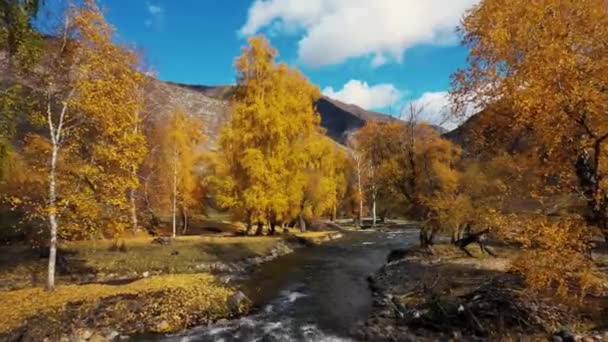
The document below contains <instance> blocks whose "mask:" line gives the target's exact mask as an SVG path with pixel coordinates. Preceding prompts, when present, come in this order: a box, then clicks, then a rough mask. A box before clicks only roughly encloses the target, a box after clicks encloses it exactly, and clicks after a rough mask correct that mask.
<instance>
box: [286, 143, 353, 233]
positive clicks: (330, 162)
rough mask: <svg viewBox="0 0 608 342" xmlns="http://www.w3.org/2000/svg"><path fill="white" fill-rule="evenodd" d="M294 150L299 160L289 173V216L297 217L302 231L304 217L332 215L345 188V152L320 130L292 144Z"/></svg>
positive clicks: (303, 229)
mask: <svg viewBox="0 0 608 342" xmlns="http://www.w3.org/2000/svg"><path fill="white" fill-rule="evenodd" d="M293 152H294V155H298V156H300V158H301V159H300V161H301V162H302V163H298V166H299V167H298V170H294V173H292V174H291V177H290V181H289V183H290V184H289V185H288V189H289V193H290V195H291V196H290V199H289V203H290V208H291V212H290V214H289V215H288V216H291V217H293V218H297V219H298V221H299V225H300V229H301V230H302V231H305V230H306V227H307V224H306V221H310V220H312V219H316V218H319V217H322V216H329V217H331V218H334V217H335V215H336V210H337V207H338V204H339V201H340V200H341V199H342V198H343V196H344V194H345V192H346V172H345V167H346V154H345V152H344V151H342V150H341V149H340V148H339V147H338V146H337V145H336V143H335V142H334V141H332V140H331V139H329V138H327V137H325V136H323V135H321V134H320V133H317V134H313V135H312V136H311V137H310V139H309V140H308V141H302V142H300V143H299V144H298V146H294V149H293Z"/></svg>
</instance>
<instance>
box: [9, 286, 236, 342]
mask: <svg viewBox="0 0 608 342" xmlns="http://www.w3.org/2000/svg"><path fill="white" fill-rule="evenodd" d="M233 293H234V290H233V289H232V288H229V287H225V286H223V285H221V284H219V283H217V282H216V281H215V278H214V277H213V276H212V275H209V274H183V275H166V276H158V277H151V278H148V279H142V280H138V281H135V282H132V283H129V284H125V285H120V286H112V285H100V284H90V285H65V286H59V287H57V288H56V289H55V290H54V291H53V292H47V291H45V290H44V289H42V288H29V289H23V290H16V291H6V292H0V312H3V319H2V320H0V336H2V335H6V334H8V333H10V332H11V331H14V330H16V329H19V328H22V327H23V325H24V324H27V329H26V330H27V335H28V337H29V338H31V339H36V338H37V337H42V336H47V335H49V334H50V335H53V334H61V333H63V332H66V331H71V330H74V329H76V328H77V327H79V326H83V325H84V326H86V327H88V328H103V327H111V328H114V329H117V330H120V331H123V332H127V333H133V332H143V331H149V332H172V331H178V330H181V329H184V328H186V327H189V326H191V325H194V324H199V323H201V322H206V321H210V320H214V319H218V318H221V317H227V316H229V315H230V310H229V308H228V306H227V299H228V297H229V296H230V295H232V294H233Z"/></svg>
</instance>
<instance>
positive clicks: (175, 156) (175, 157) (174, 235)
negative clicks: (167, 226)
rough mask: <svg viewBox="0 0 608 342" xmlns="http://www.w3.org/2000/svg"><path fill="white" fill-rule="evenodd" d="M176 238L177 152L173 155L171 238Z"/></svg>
mask: <svg viewBox="0 0 608 342" xmlns="http://www.w3.org/2000/svg"><path fill="white" fill-rule="evenodd" d="M176 236H177V151H174V155H173V238H174V239H175V237H176Z"/></svg>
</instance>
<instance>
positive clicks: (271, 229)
mask: <svg viewBox="0 0 608 342" xmlns="http://www.w3.org/2000/svg"><path fill="white" fill-rule="evenodd" d="M269 222H270V232H269V233H268V234H269V235H274V233H275V232H276V225H277V224H276V222H275V221H274V220H270V221H269Z"/></svg>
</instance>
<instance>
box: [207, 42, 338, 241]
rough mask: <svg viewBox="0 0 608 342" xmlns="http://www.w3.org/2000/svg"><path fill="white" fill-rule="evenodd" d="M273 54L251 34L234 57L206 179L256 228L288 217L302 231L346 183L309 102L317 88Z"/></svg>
mask: <svg viewBox="0 0 608 342" xmlns="http://www.w3.org/2000/svg"><path fill="white" fill-rule="evenodd" d="M276 54H277V52H276V50H274V49H273V48H272V47H271V46H270V45H269V43H268V41H267V40H266V39H265V38H263V37H253V38H251V39H250V40H249V45H248V46H247V47H245V48H243V53H242V55H241V56H240V57H239V58H238V59H237V61H236V68H237V71H238V73H239V76H238V84H237V89H236V93H235V95H234V98H233V101H232V103H233V108H232V113H231V118H230V120H229V122H228V123H227V125H226V127H224V129H223V130H222V132H221V135H220V143H219V144H220V146H219V151H218V154H217V157H216V158H215V163H214V164H213V168H214V170H215V173H214V174H213V175H211V176H210V177H209V179H208V180H209V184H210V185H211V190H212V191H213V192H214V194H215V198H216V200H217V202H218V203H219V204H220V205H221V206H223V207H227V208H230V209H231V211H232V213H233V215H234V217H235V218H236V219H239V220H242V221H244V222H245V223H246V224H247V229H248V232H249V233H252V232H253V228H254V226H257V229H256V234H262V231H263V227H264V225H267V226H268V228H269V232H270V234H273V233H274V232H275V229H276V226H277V225H280V224H287V223H289V222H291V221H294V220H297V221H298V222H299V225H300V228H301V229H302V230H305V229H306V223H307V221H310V220H311V219H313V218H315V217H319V216H322V215H328V214H331V213H332V212H335V210H336V208H337V206H338V203H339V201H340V199H341V197H342V196H343V195H344V192H345V189H346V180H345V173H344V172H343V170H344V167H345V155H344V152H343V151H342V150H340V149H339V147H338V146H337V145H336V144H335V143H334V142H332V141H331V140H329V138H327V137H326V136H325V135H324V134H323V130H322V129H321V127H320V125H319V123H320V118H319V114H318V113H317V112H316V110H315V107H314V102H315V100H316V99H317V98H318V97H319V96H320V93H319V90H318V88H317V87H315V86H313V85H312V84H310V82H308V80H307V79H306V78H305V77H304V76H303V75H302V74H301V73H300V72H299V71H297V70H295V69H293V68H291V67H289V66H287V65H286V64H284V63H276V62H275V57H276Z"/></svg>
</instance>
